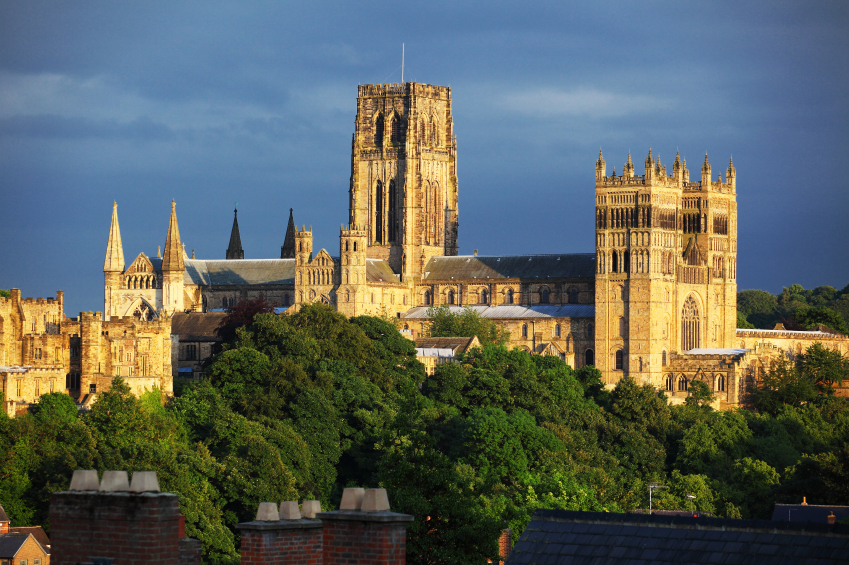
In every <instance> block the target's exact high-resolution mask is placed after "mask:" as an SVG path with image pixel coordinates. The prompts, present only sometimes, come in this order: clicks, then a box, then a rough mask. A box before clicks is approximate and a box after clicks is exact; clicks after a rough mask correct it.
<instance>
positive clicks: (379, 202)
mask: <svg viewBox="0 0 849 565" xmlns="http://www.w3.org/2000/svg"><path fill="white" fill-rule="evenodd" d="M374 202H375V205H374V241H375V242H376V243H383V183H382V182H380V181H377V186H376V187H375V189H374Z"/></svg>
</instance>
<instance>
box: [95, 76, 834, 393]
mask: <svg viewBox="0 0 849 565" xmlns="http://www.w3.org/2000/svg"><path fill="white" fill-rule="evenodd" d="M458 194H459V191H458V180H457V141H456V136H455V135H454V122H453V116H452V111H451V89H450V88H447V87H441V86H433V85H428V84H419V83H403V84H400V85H399V84H391V85H389V84H383V85H379V84H378V85H360V87H359V90H358V97H357V115H356V119H355V127H354V135H353V139H352V143H351V178H350V186H349V192H348V198H349V215H348V222H347V223H346V224H343V225H342V226H341V228H340V232H339V253H338V255H331V253H329V252H328V251H327V250H325V249H320V250H318V251H317V252H314V251H313V234H312V229H311V228H310V229H307V227H306V226H301V228H300V229H298V228H297V226H296V225H295V223H294V219H293V214H292V210H290V213H289V223H288V226H287V230H286V236H285V240H284V243H283V245H282V247H281V254H280V258H279V259H245V258H244V250H243V249H242V247H241V238H240V236H239V227H238V222H237V220H236V218H235V217H234V220H233V227H232V230H231V235H230V245H229V247H228V249H227V251H226V253H225V257H226V259H222V260H218V259H213V260H200V259H195V258H194V253H193V254H192V255H193V256H192V257H191V258H189V257H188V256H187V255H186V253H185V251H184V249H183V246H182V244H181V243H180V233H179V229H178V227H177V215H176V204H175V203H174V202H172V205H171V219H170V222H169V227H168V232H167V234H166V242H165V252H164V255H163V256H162V257H157V258H148V257H147V256H146V255H145V254H144V253H141V254H139V255H138V257H137V258H136V259H135V260H134V261H133V263H132V264H131V265H130V266H129V267H127V268H126V269H125V268H124V259H123V250H122V247H121V241H120V230H119V228H118V216H117V205H113V212H112V225H111V227H110V233H109V240H108V244H107V254H106V262H105V264H104V277H105V314H106V318H107V319H109V317H111V316H134V317H136V318H137V319H140V320H148V319H154V318H157V317H159V316H162V315H171V314H174V313H177V312H204V311H208V310H211V309H219V308H227V307H228V306H232V305H233V304H235V303H236V302H237V301H239V300H242V299H251V298H257V297H260V296H262V297H265V298H267V299H268V300H270V301H272V302H275V303H276V304H278V305H279V306H282V307H284V308H292V309H294V310H297V309H298V308H300V307H301V305H303V304H307V303H313V302H321V303H325V304H329V305H332V306H334V307H335V308H336V309H337V310H338V311H340V312H342V313H344V314H346V315H348V316H357V315H363V314H378V315H389V316H392V317H396V318H398V319H400V323H401V324H402V325H403V326H405V329H407V330H411V331H414V332H417V333H419V335H424V334H423V333H422V330H423V329H424V327H425V326H426V325H427V322H428V309H429V308H430V307H432V306H441V305H447V306H448V307H449V309H452V310H454V311H459V310H461V309H462V308H465V307H469V308H473V309H475V310H477V311H478V313H479V314H480V315H481V316H482V317H485V318H488V319H492V320H494V321H495V322H496V323H498V324H500V325H501V326H503V327H504V328H506V329H507V330H508V331H509V332H510V344H511V345H512V346H517V347H521V348H523V349H525V350H527V351H529V352H533V353H536V354H547V355H557V356H559V357H560V358H562V359H564V360H565V361H566V362H567V363H569V364H570V365H571V366H573V367H576V368H577V367H581V366H584V365H594V366H596V367H597V368H598V369H599V370H600V371H601V373H602V376H603V378H604V381H605V383H606V384H607V385H609V386H613V385H615V384H616V383H617V382H619V380H621V379H623V378H626V377H630V378H633V379H635V380H637V381H638V382H640V383H646V384H651V385H652V386H654V387H655V388H656V389H658V390H666V391H668V392H669V393H670V396H671V398H672V401H673V402H680V401H683V399H684V398H685V397H686V395H687V389H688V384H689V383H691V382H692V381H693V379H698V380H701V381H703V382H705V383H707V384H708V386H709V387H710V388H711V390H712V391H714V393H715V395H716V397H717V405H718V406H728V405H737V404H739V403H740V402H741V398H742V393H743V391H744V390H745V386H746V385H747V384H748V383H750V382H752V379H755V378H757V375H758V374H760V373H759V372H758V371H762V370H763V367H765V366H768V364H769V363H770V362H771V361H770V359H774V358H775V357H776V356H779V355H783V356H788V357H792V356H794V355H796V354H798V352H800V351H801V350H800V347H801V344H802V343H805V344H810V343H822V344H824V345H826V346H827V347H832V348H836V349H838V350H840V351H841V352H843V353H844V354H845V353H847V352H849V338H846V336H841V335H838V334H835V333H833V332H831V331H829V330H828V329H827V328H825V329H823V331H817V332H786V331H781V330H775V331H772V332H770V333H768V335H767V334H766V333H763V331H761V332H754V333H753V332H749V331H746V330H738V329H737V328H736V322H737V310H736V296H737V282H736V281H737V198H736V194H737V181H736V170H735V168H734V164H733V161H732V162H729V165H728V168H727V169H726V171H725V179H724V180H723V179H722V175H721V173H718V174H717V177H716V179H715V180H714V177H713V176H712V170H711V165H710V162H709V160H708V158H707V155H706V156H705V159H704V163H703V164H702V167H701V176H700V177H699V179H698V180H693V181H691V180H690V174H689V171H688V169H687V165H686V162H685V161H684V160H682V159H681V158H680V156H678V155H676V157H675V161H674V163H673V165H672V174H671V175H669V174H667V169H666V167H665V166H663V165H662V164H661V162H660V158H659V157H658V158H657V159H655V157H654V156H653V155H652V152H651V150H650V151H649V154H648V156H647V158H646V160H645V168H644V171H643V174H642V175H637V174H636V171H635V166H634V163H633V162H632V160H631V156H630V155H628V159H627V161H626V163H625V166H624V167H623V169H622V174H621V175H617V174H616V171H615V169H614V171H613V173H612V174H611V175H609V176H608V174H607V168H606V164H605V161H604V158H603V156H602V155H601V152H599V157H598V160H597V161H596V164H595V195H596V209H595V214H596V249H595V253H563V254H553V255H511V256H507V255H501V256H488V257H483V256H478V255H477V252H476V251H475V253H474V254H472V255H463V256H461V255H459V243H458V241H459V240H458V229H459V219H458V218H459V216H458V209H459V207H458V202H459V197H458Z"/></svg>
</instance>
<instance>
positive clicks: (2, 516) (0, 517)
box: [0, 367, 23, 522]
mask: <svg viewBox="0 0 849 565" xmlns="http://www.w3.org/2000/svg"><path fill="white" fill-rule="evenodd" d="M4 368H5V367H4ZM4 372H6V371H4ZM9 372H11V371H9ZM15 372H16V373H17V372H23V371H15ZM0 522H11V520H9V515H8V514H6V511H5V510H3V505H2V504H0Z"/></svg>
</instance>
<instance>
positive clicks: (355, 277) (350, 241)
mask: <svg viewBox="0 0 849 565" xmlns="http://www.w3.org/2000/svg"><path fill="white" fill-rule="evenodd" d="M367 246H368V231H367V230H366V229H364V228H361V227H360V226H355V225H349V226H344V225H343V226H340V230H339V261H340V266H339V268H340V279H339V285H340V286H339V290H338V292H337V293H336V297H337V305H338V308H339V311H340V312H342V313H343V314H346V315H348V316H356V315H358V314H360V313H361V311H362V305H363V301H364V293H365V283H366V261H367V259H366V249H367Z"/></svg>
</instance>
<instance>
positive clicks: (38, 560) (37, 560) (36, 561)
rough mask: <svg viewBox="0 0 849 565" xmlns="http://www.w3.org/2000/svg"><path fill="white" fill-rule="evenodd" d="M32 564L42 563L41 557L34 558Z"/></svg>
mask: <svg viewBox="0 0 849 565" xmlns="http://www.w3.org/2000/svg"><path fill="white" fill-rule="evenodd" d="M32 565H41V559H33V560H32Z"/></svg>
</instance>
